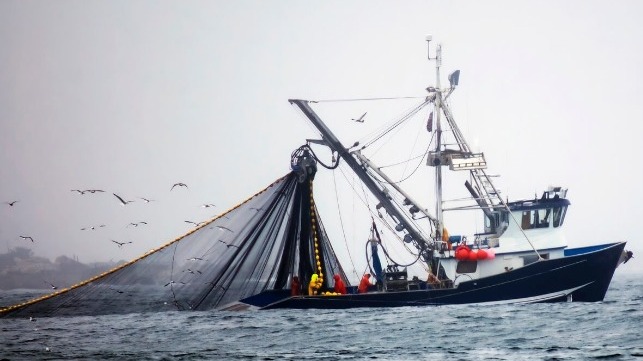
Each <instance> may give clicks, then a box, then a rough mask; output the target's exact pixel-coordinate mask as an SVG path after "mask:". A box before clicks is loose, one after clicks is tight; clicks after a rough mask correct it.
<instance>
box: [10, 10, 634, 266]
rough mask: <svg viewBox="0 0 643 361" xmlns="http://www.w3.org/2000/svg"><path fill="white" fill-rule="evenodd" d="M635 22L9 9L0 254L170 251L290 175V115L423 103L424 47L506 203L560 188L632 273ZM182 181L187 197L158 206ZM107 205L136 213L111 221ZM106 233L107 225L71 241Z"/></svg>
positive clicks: (299, 132)
mask: <svg viewBox="0 0 643 361" xmlns="http://www.w3.org/2000/svg"><path fill="white" fill-rule="evenodd" d="M642 7H643V4H642V3H641V2H639V1H619V2H613V3H609V2H605V1H564V2H561V1H526V2H515V1H448V2H447V1H405V2H397V1H396V2H394V1H390V2H386V1H355V2H343V1H326V2H301V1H273V2H267V1H227V2H224V1H182V2H172V1H135V2H132V1H57V2H42V1H12V0H5V1H2V2H0V144H1V146H2V152H0V169H2V177H0V201H1V202H5V201H12V200H18V201H19V202H18V203H17V204H16V205H15V206H14V207H9V206H7V205H6V204H2V208H0V217H1V219H0V242H2V246H3V247H5V246H6V247H8V248H11V247H16V246H19V245H27V246H29V247H31V248H32V249H33V250H34V252H35V253H36V254H37V255H42V256H46V257H50V258H54V257H57V256H59V255H63V254H65V255H72V254H74V255H77V256H78V257H79V260H80V261H83V262H88V261H95V260H109V259H114V260H117V259H130V258H132V257H135V256H138V255H140V254H142V253H143V252H145V251H147V250H148V249H150V248H153V247H157V246H159V245H161V244H164V243H166V242H168V241H170V240H172V239H174V238H175V237H178V236H180V235H182V234H184V233H185V232H186V231H187V230H189V225H187V224H186V223H184V222H183V221H184V220H195V221H201V220H205V219H207V218H210V217H211V216H213V215H214V214H216V213H219V212H222V211H225V210H227V209H229V208H230V207H233V206H235V205H236V204H238V203H239V202H241V201H243V200H244V199H246V198H247V197H249V196H250V195H252V194H254V193H255V192H256V191H258V190H260V189H262V188H263V187H265V186H266V185H268V184H269V183H271V182H272V181H273V180H275V179H276V178H278V177H280V176H282V175H284V174H285V173H286V172H288V170H289V157H290V153H291V151H292V150H294V149H295V148H296V147H298V146H299V145H301V144H303V143H304V141H305V139H306V138H311V137H314V136H315V133H314V132H313V131H312V130H311V129H310V127H309V125H308V124H306V122H305V121H304V120H302V118H301V117H300V116H299V115H298V114H297V113H296V111H295V110H294V109H293V108H292V107H291V106H290V105H289V104H288V102H287V99H289V98H303V99H335V98H364V97H379V96H421V95H423V94H424V93H423V89H424V88H425V87H426V86H428V85H431V84H433V82H434V76H433V74H434V70H433V68H432V64H429V63H428V62H427V61H426V43H425V41H424V36H425V34H433V37H434V40H436V42H440V43H442V44H443V46H444V72H443V74H444V75H446V74H447V73H448V72H450V71H452V70H454V69H460V70H461V71H462V75H461V81H460V85H461V86H460V88H459V89H458V90H457V92H456V93H455V94H454V95H453V97H452V106H453V109H454V112H455V114H456V117H458V119H460V121H461V122H463V124H464V127H463V130H464V131H465V134H466V135H467V136H468V138H469V140H470V141H471V142H472V143H473V144H474V145H476V146H479V147H480V150H482V151H484V152H485V154H486V156H487V160H488V161H489V163H490V168H491V170H492V172H495V173H499V174H502V178H501V180H500V181H499V183H500V187H501V188H502V189H503V191H504V192H505V194H506V195H508V196H509V198H510V199H517V198H527V197H531V196H532V195H533V194H534V192H536V191H537V192H539V193H540V192H541V191H542V190H543V189H545V188H546V187H547V186H548V185H551V184H560V185H564V186H566V187H569V194H568V195H569V197H570V200H571V202H572V207H571V208H570V211H569V213H568V216H567V220H566V227H567V230H566V234H567V237H568V241H569V243H570V245H572V246H579V245H584V244H598V243H604V242H611V241H621V240H627V241H629V244H628V248H629V249H633V250H634V251H635V257H637V255H641V256H640V257H643V247H642V246H641V245H640V242H639V240H638V238H639V237H638V235H639V232H638V222H639V221H640V219H641V211H640V210H639V203H640V202H641V198H642V196H641V191H640V187H639V185H638V181H639V180H640V179H641V176H642V171H641V167H640V164H641V162H640V160H639V158H640V154H641V153H642V150H643V146H641V143H640V141H639V138H640V131H641V130H643V127H642V126H641V125H640V120H641V119H642V118H643V103H642V102H641V101H640V99H638V98H639V97H640V94H643V85H642V84H643V83H642V82H641V81H640V80H641V79H643V70H642V68H641V66H640V64H643V43H642V42H641V41H640V35H641V34H643V23H642V22H641V21H640V14H641V13H642V12H641V10H642ZM351 111H353V113H351V114H350V115H351V116H359V115H360V114H361V113H360V111H361V109H360V108H356V109H354V110H351ZM369 114H371V113H369ZM175 182H184V183H187V184H188V185H189V189H187V190H185V189H179V190H176V189H175V190H174V191H172V192H170V187H171V186H172V184H174V183H175ZM459 185H460V183H459ZM75 188H80V189H87V188H100V189H104V190H106V191H107V192H106V193H105V194H93V195H87V194H86V195H83V196H80V195H77V194H75V193H72V192H70V190H71V189H75ZM112 192H114V193H117V194H119V195H122V196H124V197H126V198H128V199H134V200H136V202H135V203H133V204H130V205H128V206H126V207H121V206H119V204H118V202H117V200H116V199H115V197H113V196H111V193H112ZM138 197H146V198H152V199H155V200H156V202H151V203H148V204H144V203H143V202H142V201H141V200H140V199H139V198H138ZM318 202H319V201H318ZM202 203H214V204H216V205H217V208H215V209H214V211H212V208H205V209H204V208H201V207H199V205H201V204H202ZM323 216H324V215H323V214H322V217H323ZM143 220H144V221H148V222H149V223H150V224H149V225H148V226H147V227H126V225H127V224H128V223H129V222H136V221H143ZM99 224H107V225H108V226H107V227H105V228H104V229H99V230H95V231H81V230H80V228H83V227H88V226H92V225H99ZM457 228H458V225H457V224H454V225H453V226H451V227H450V230H451V232H452V233H457V231H456V230H457ZM360 232H362V233H363V232H364V230H361V231H360ZM19 235H31V236H32V237H34V239H35V240H36V242H35V243H34V244H26V243H25V242H24V241H23V240H21V239H20V238H19ZM355 237H356V238H357V241H356V242H358V244H362V243H363V241H364V240H363V238H364V237H363V236H362V234H361V233H360V234H356V235H355ZM360 237H361V238H360ZM110 239H115V240H119V241H130V240H131V241H133V242H134V243H133V244H132V245H131V247H129V248H128V247H123V248H121V249H119V248H117V247H115V245H114V244H113V243H111V242H110ZM356 249H357V250H358V251H357V252H361V246H360V247H357V248H356ZM358 257H359V258H363V257H362V256H361V254H360V255H359V256H358ZM635 270H638V271H641V270H643V267H642V266H641V264H640V262H639V261H638V257H637V258H635V259H634V262H632V263H628V264H627V265H626V267H624V269H623V270H621V269H619V271H618V272H631V271H635Z"/></svg>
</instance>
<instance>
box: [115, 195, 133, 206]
mask: <svg viewBox="0 0 643 361" xmlns="http://www.w3.org/2000/svg"><path fill="white" fill-rule="evenodd" d="M112 194H113V195H114V197H116V198H118V200H119V201H120V202H121V204H122V205H127V203H132V202H134V201H126V200H124V199H123V198H121V197H119V196H118V194H116V193H112Z"/></svg>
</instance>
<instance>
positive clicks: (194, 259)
mask: <svg viewBox="0 0 643 361" xmlns="http://www.w3.org/2000/svg"><path fill="white" fill-rule="evenodd" d="M187 260H188V261H205V260H204V259H203V258H199V257H192V258H188V259H187Z"/></svg>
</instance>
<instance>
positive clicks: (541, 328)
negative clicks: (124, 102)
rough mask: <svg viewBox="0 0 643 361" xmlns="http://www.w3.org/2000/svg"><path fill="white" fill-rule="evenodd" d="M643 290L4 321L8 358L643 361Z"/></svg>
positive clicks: (641, 282) (617, 285)
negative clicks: (500, 300)
mask: <svg viewBox="0 0 643 361" xmlns="http://www.w3.org/2000/svg"><path fill="white" fill-rule="evenodd" d="M642 286H643V275H627V274H623V275H619V274H618V272H617V274H616V275H615V277H614V280H613V281H612V284H611V286H610V289H609V291H608V293H607V296H606V297H605V301H603V302H598V303H574V302H572V303H555V304H526V305H496V306H485V305H459V306H440V307H402V308H389V309H372V308H370V309H369V308H360V309H352V310H271V311H256V312H255V311H252V312H222V311H196V312H194V311H183V312H179V311H175V312H174V311H173V312H158V313H138V314H127V315H105V316H95V317H87V316H83V317H49V318H38V319H36V320H33V321H31V320H29V319H26V318H4V319H1V318H0V329H1V333H0V360H4V359H6V360H108V359H111V360H305V359H315V360H362V359H370V360H636V359H639V360H643V307H642V306H643V287H642ZM21 292H25V293H26V292H28V291H21ZM8 294H9V291H5V292H4V293H3V300H5V301H6V299H7V295H8ZM12 296H13V297H15V296H16V294H15V293H14V294H12Z"/></svg>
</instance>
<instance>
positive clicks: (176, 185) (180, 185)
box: [170, 183, 188, 191]
mask: <svg viewBox="0 0 643 361" xmlns="http://www.w3.org/2000/svg"><path fill="white" fill-rule="evenodd" d="M174 187H185V188H187V187H188V185H187V184H185V183H174V185H172V188H170V191H171V190H172V189H174Z"/></svg>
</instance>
